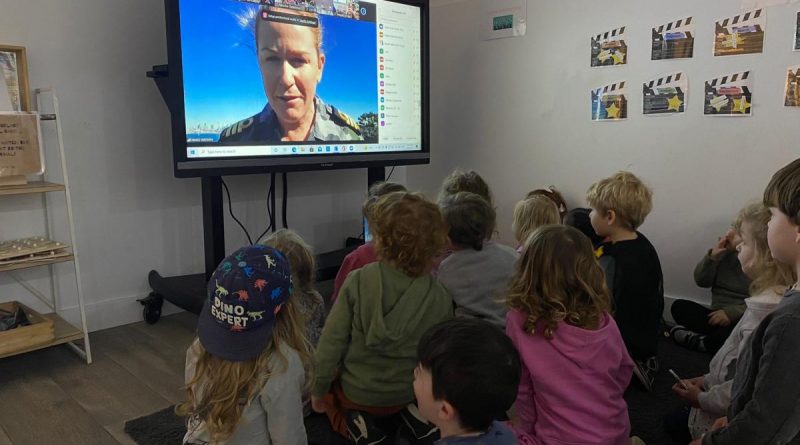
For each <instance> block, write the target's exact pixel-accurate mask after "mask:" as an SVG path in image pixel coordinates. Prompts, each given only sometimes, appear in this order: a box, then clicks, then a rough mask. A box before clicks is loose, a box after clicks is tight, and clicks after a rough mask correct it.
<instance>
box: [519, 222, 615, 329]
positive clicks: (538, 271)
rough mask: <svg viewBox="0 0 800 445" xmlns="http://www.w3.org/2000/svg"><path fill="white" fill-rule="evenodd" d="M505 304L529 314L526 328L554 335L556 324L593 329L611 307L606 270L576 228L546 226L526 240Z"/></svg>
mask: <svg viewBox="0 0 800 445" xmlns="http://www.w3.org/2000/svg"><path fill="white" fill-rule="evenodd" d="M524 249H525V250H524V251H523V253H522V257H521V258H520V259H519V262H518V263H517V271H516V273H515V275H514V277H513V278H512V281H511V286H510V288H509V292H508V297H507V299H506V303H507V304H508V306H509V307H510V308H511V309H516V310H518V311H520V312H522V313H524V314H525V315H526V316H527V320H526V321H525V326H524V328H525V331H526V332H528V333H529V334H535V333H536V332H537V326H538V325H540V324H541V330H542V334H543V335H544V336H545V338H553V334H554V333H555V331H556V329H557V327H558V323H559V322H561V321H563V322H565V323H567V324H569V325H572V326H577V327H580V328H586V329H595V328H597V327H598V325H599V323H600V321H601V320H602V317H603V313H604V312H607V311H609V310H610V296H609V292H608V287H607V286H606V280H605V274H604V273H603V269H602V268H600V265H599V264H598V263H597V260H596V259H595V256H594V251H593V250H592V244H591V242H589V239H588V238H586V236H585V235H584V234H582V233H581V232H579V231H578V230H577V229H575V228H573V227H569V226H563V225H546V226H542V227H540V228H538V229H536V230H535V231H534V232H533V233H532V234H531V235H530V237H528V239H527V240H526V241H525V245H524Z"/></svg>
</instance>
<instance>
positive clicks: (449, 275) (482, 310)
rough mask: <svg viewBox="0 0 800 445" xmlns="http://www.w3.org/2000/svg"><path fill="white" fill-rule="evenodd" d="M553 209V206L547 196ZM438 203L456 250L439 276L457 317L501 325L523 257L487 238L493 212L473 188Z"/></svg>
mask: <svg viewBox="0 0 800 445" xmlns="http://www.w3.org/2000/svg"><path fill="white" fill-rule="evenodd" d="M538 198H539V199H542V200H545V201H547V204H548V205H550V206H551V207H552V208H553V209H555V205H553V203H552V202H549V201H548V200H547V198H544V197H538ZM439 206H440V207H441V209H442V215H443V216H444V221H445V224H447V226H448V228H449V232H448V237H449V239H450V248H451V250H452V251H453V252H452V253H451V254H450V256H448V257H447V258H446V259H445V260H444V261H442V264H440V265H439V273H438V274H437V277H438V278H439V281H441V283H442V284H443V285H444V287H445V288H446V289H447V290H448V291H449V292H450V295H451V296H452V297H453V303H455V305H456V309H455V314H456V316H458V317H475V318H483V319H485V320H487V321H489V322H491V323H493V324H494V325H495V326H497V327H498V328H500V329H502V328H504V327H505V325H506V312H508V308H507V307H506V306H505V305H504V304H503V303H502V297H503V295H504V294H505V292H506V290H507V289H508V281H509V279H510V278H511V275H512V274H513V273H514V264H515V263H516V262H517V258H518V257H519V255H518V254H517V252H515V251H514V249H512V248H510V247H508V246H505V245H503V244H499V243H495V242H491V241H487V239H488V238H490V237H491V233H492V231H494V225H495V213H494V209H492V207H491V206H489V203H488V202H486V200H485V199H483V198H481V197H480V196H478V195H476V194H475V193H469V192H458V193H456V194H454V195H449V196H447V197H445V198H444V199H443V200H442V201H441V202H440V203H439Z"/></svg>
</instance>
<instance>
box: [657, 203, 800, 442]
mask: <svg viewBox="0 0 800 445" xmlns="http://www.w3.org/2000/svg"><path fill="white" fill-rule="evenodd" d="M769 218H770V213H769V209H767V208H766V207H764V205H763V204H761V203H758V204H752V205H749V206H747V207H745V208H744V209H742V211H741V212H740V213H739V217H738V218H737V220H736V222H735V223H734V227H735V230H736V232H737V238H739V239H741V242H740V243H739V244H738V245H737V250H738V251H739V255H738V256H739V259H738V260H737V264H738V263H739V262H741V264H742V269H743V270H744V273H745V274H747V276H749V277H751V278H752V279H753V282H752V284H751V286H750V293H751V294H752V295H753V296H752V297H750V298H748V299H746V300H745V303H746V304H747V310H746V311H745V312H744V315H743V316H742V319H741V320H740V321H739V323H738V324H736V327H735V328H734V329H733V331H732V332H731V334H730V336H729V337H728V339H727V340H726V341H725V343H724V344H723V345H722V348H721V349H719V351H718V352H717V353H716V355H714V358H713V359H712V360H711V364H710V365H709V372H708V374H706V375H705V376H700V377H696V378H693V379H690V380H686V381H683V382H682V384H676V385H675V386H673V387H672V390H673V391H674V392H675V393H676V394H677V395H678V396H679V397H680V398H681V399H683V400H684V401H685V402H686V403H687V405H688V406H687V407H684V408H681V409H680V410H678V411H676V412H675V413H673V414H672V415H671V416H670V417H668V419H667V421H665V429H666V431H667V433H668V434H669V435H670V436H672V438H673V439H674V440H676V441H680V442H683V443H687V442H689V441H691V440H692V439H697V438H698V437H700V436H702V435H703V434H705V433H706V432H708V430H709V429H710V428H711V425H712V423H713V422H714V420H716V419H717V418H719V417H724V416H725V414H726V413H727V411H728V407H729V406H730V403H731V386H732V385H733V377H734V371H735V367H736V361H737V360H738V359H739V356H740V354H741V352H742V349H744V346H745V345H746V344H747V340H748V339H749V338H750V334H752V333H753V331H754V330H755V329H756V328H757V327H758V325H759V323H761V320H763V319H764V317H766V316H767V315H769V314H770V313H771V312H772V311H773V310H775V308H776V307H777V306H778V303H780V302H781V300H782V297H783V292H784V291H785V290H786V287H787V286H789V285H791V284H792V283H794V281H795V276H794V271H793V270H792V268H791V267H789V266H787V265H785V264H780V263H777V262H776V261H775V259H774V258H772V255H770V253H769V245H768V243H767V223H768V222H769ZM689 407H691V410H689ZM687 419H688V424H687Z"/></svg>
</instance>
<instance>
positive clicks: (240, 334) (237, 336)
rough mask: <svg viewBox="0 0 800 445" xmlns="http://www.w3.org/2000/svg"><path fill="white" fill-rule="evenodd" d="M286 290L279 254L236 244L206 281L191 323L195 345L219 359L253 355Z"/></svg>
mask: <svg viewBox="0 0 800 445" xmlns="http://www.w3.org/2000/svg"><path fill="white" fill-rule="evenodd" d="M291 293H292V273H291V270H290V268H289V260H287V259H286V257H285V256H284V255H283V253H281V252H280V251H278V250H276V249H274V248H272V247H268V246H261V245H255V246H247V247H242V248H241V249H239V250H237V251H236V252H234V253H233V254H231V255H230V256H229V257H227V258H225V259H224V260H222V262H221V263H220V265H219V266H217V269H216V270H215V271H214V274H213V275H211V279H210V280H209V281H208V298H207V299H206V302H205V304H204V305H203V310H202V312H200V318H199V320H198V322H197V335H198V337H199V338H200V343H201V344H202V345H203V348H205V350H206V351H208V352H209V353H210V354H212V355H214V356H216V357H219V358H222V359H225V360H230V361H234V362H243V361H248V360H252V359H254V358H256V357H258V355H259V354H261V351H263V350H264V347H265V346H266V345H267V342H269V340H270V338H271V337H272V327H273V325H274V324H275V316H276V315H277V314H278V311H279V310H280V308H281V306H282V305H283V304H284V303H286V300H288V299H289V296H290V295H291Z"/></svg>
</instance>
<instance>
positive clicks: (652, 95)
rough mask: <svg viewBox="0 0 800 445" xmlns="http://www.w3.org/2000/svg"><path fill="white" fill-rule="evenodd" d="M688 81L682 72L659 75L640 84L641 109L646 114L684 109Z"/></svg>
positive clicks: (664, 113)
mask: <svg viewBox="0 0 800 445" xmlns="http://www.w3.org/2000/svg"><path fill="white" fill-rule="evenodd" d="M688 91H689V82H688V81H687V79H686V75H685V74H683V73H674V74H670V75H668V76H664V77H659V78H658V79H653V80H651V81H649V82H645V83H644V84H643V85H642V100H643V106H642V110H643V112H644V114H646V115H659V114H660V115H666V114H676V113H683V112H684V111H686V99H687V95H688Z"/></svg>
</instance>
